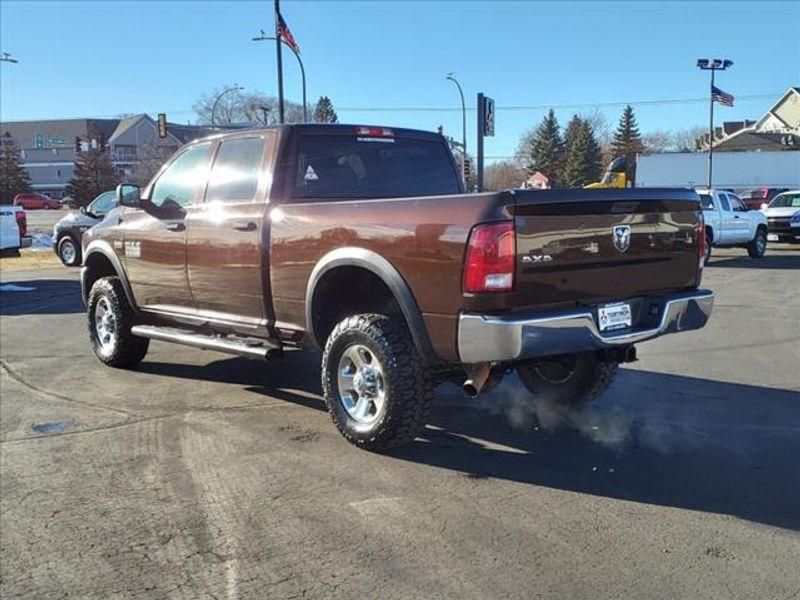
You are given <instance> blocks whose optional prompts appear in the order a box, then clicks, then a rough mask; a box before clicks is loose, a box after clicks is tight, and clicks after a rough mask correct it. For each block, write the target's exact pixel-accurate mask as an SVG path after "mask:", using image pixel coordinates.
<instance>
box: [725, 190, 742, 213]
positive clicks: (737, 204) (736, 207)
mask: <svg viewBox="0 0 800 600" xmlns="http://www.w3.org/2000/svg"><path fill="white" fill-rule="evenodd" d="M728 199H729V200H730V201H731V209H732V210H733V211H734V212H745V210H746V209H745V207H744V203H743V202H742V201H741V200H739V198H737V197H736V196H734V195H733V194H728Z"/></svg>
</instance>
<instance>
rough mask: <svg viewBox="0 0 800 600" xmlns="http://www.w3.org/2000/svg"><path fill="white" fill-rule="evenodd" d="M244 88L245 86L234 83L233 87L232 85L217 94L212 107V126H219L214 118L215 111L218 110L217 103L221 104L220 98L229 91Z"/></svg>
mask: <svg viewBox="0 0 800 600" xmlns="http://www.w3.org/2000/svg"><path fill="white" fill-rule="evenodd" d="M243 89H244V88H243V87H241V86H240V85H239V84H238V83H234V84H233V87H230V88H228V89H227V90H222V91H221V92H220V93H219V94H217V97H216V98H215V99H214V105H213V106H212V107H211V126H212V127H216V126H217V123H216V121H215V120H214V113H215V112H216V111H217V104H219V101H220V98H222V97H223V96H224V95H225V94H227V93H228V92H234V91H237V92H238V91H241V90H243Z"/></svg>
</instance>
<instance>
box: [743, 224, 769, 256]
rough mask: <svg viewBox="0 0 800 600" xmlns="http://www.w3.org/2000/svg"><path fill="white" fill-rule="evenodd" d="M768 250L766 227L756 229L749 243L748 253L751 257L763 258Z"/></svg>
mask: <svg viewBox="0 0 800 600" xmlns="http://www.w3.org/2000/svg"><path fill="white" fill-rule="evenodd" d="M766 252H767V230H766V229H765V228H764V227H759V228H758V229H756V235H755V237H753V239H752V240H751V241H750V243H749V244H747V254H749V255H750V258H762V257H763V256H764V254H765V253H766Z"/></svg>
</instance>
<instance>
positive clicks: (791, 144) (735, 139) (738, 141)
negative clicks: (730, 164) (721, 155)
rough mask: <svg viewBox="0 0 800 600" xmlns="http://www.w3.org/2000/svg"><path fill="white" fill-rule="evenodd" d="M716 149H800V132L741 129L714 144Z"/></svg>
mask: <svg viewBox="0 0 800 600" xmlns="http://www.w3.org/2000/svg"><path fill="white" fill-rule="evenodd" d="M714 149H715V150H719V151H725V152H731V151H733V152H737V151H745V150H751V151H752V150H763V151H774V150H800V134H794V133H781V132H771V131H764V132H761V131H740V132H737V133H736V134H735V135H732V136H729V137H727V138H726V139H724V140H720V141H718V142H716V143H715V144H714Z"/></svg>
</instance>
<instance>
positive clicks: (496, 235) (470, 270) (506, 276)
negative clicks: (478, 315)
mask: <svg viewBox="0 0 800 600" xmlns="http://www.w3.org/2000/svg"><path fill="white" fill-rule="evenodd" d="M514 254H515V252H514V223H513V221H503V222H501V223H486V224H484V225H476V226H475V227H473V228H472V232H471V233H470V235H469V243H468V245H467V256H466V261H465V263H464V291H465V292H471V293H475V292H508V291H511V290H512V289H513V288H514Z"/></svg>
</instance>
